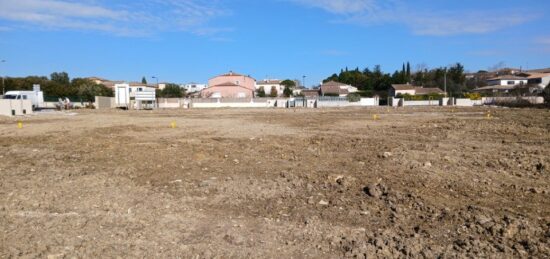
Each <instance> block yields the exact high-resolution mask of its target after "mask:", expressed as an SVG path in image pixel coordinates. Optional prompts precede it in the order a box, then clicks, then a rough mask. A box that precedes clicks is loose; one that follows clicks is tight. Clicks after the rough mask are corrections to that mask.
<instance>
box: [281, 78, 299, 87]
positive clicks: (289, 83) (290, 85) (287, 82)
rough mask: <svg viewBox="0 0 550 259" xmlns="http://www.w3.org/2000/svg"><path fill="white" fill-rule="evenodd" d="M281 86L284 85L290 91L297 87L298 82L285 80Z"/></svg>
mask: <svg viewBox="0 0 550 259" xmlns="http://www.w3.org/2000/svg"><path fill="white" fill-rule="evenodd" d="M281 85H284V86H285V87H288V88H290V89H292V88H294V87H296V82H294V81H292V80H290V79H286V80H283V81H282V82H281Z"/></svg>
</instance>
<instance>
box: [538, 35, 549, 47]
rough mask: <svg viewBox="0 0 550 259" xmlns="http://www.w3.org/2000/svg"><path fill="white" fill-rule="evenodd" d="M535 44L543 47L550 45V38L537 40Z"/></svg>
mask: <svg viewBox="0 0 550 259" xmlns="http://www.w3.org/2000/svg"><path fill="white" fill-rule="evenodd" d="M535 42H536V43H538V44H542V45H550V36H548V37H540V38H537V39H536V40H535Z"/></svg>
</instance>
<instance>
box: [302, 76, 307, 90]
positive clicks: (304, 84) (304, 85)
mask: <svg viewBox="0 0 550 259" xmlns="http://www.w3.org/2000/svg"><path fill="white" fill-rule="evenodd" d="M302 84H303V87H304V88H305V87H306V76H302Z"/></svg>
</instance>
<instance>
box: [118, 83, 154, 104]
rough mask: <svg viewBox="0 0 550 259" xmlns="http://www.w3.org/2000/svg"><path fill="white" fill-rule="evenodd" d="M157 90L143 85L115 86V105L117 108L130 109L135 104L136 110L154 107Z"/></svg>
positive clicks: (124, 84)
mask: <svg viewBox="0 0 550 259" xmlns="http://www.w3.org/2000/svg"><path fill="white" fill-rule="evenodd" d="M156 89H157V88H155V87H153V86H150V85H146V84H142V83H122V84H115V85H114V90H115V104H116V107H125V108H130V106H131V104H132V103H133V104H134V105H135V106H134V108H137V109H141V108H142V107H152V106H154V103H155V98H156V94H155V92H156Z"/></svg>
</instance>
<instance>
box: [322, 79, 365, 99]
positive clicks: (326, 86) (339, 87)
mask: <svg viewBox="0 0 550 259" xmlns="http://www.w3.org/2000/svg"><path fill="white" fill-rule="evenodd" d="M319 91H320V94H321V96H339V97H345V96H347V95H348V94H350V93H355V92H357V91H358V90H357V87H355V86H351V85H348V84H344V83H340V82H336V81H329V82H326V83H323V84H322V85H321V87H320V88H319Z"/></svg>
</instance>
